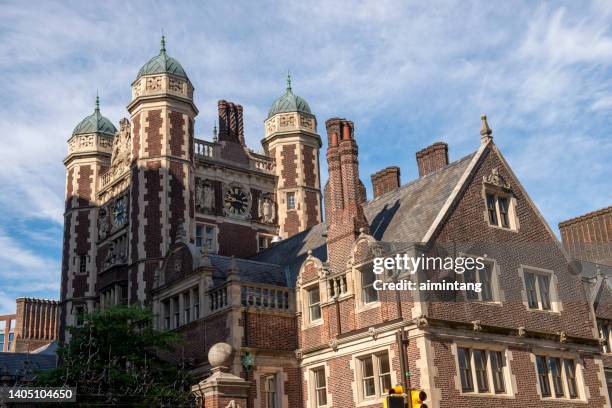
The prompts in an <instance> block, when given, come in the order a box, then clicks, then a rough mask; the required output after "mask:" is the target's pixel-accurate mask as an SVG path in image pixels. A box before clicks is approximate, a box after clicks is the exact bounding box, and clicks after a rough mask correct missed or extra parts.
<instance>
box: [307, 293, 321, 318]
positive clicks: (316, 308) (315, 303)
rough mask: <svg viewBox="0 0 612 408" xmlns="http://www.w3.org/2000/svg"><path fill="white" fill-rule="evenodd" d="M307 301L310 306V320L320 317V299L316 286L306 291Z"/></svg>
mask: <svg viewBox="0 0 612 408" xmlns="http://www.w3.org/2000/svg"><path fill="white" fill-rule="evenodd" d="M308 301H309V308H310V320H311V321H314V320H319V319H320V318H321V299H320V294H319V288H318V287H317V288H313V289H310V290H309V291H308Z"/></svg>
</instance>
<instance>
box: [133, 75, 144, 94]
mask: <svg viewBox="0 0 612 408" xmlns="http://www.w3.org/2000/svg"><path fill="white" fill-rule="evenodd" d="M140 95H142V79H139V80H138V82H136V83H135V84H134V97H138V96H140Z"/></svg>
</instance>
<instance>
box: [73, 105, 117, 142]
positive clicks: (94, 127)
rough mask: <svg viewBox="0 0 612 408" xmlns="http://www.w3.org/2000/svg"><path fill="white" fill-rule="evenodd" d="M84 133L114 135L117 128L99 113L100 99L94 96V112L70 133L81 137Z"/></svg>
mask: <svg viewBox="0 0 612 408" xmlns="http://www.w3.org/2000/svg"><path fill="white" fill-rule="evenodd" d="M85 133H104V134H107V135H113V136H114V135H115V133H117V128H116V127H115V125H113V122H111V121H110V120H109V119H108V118H106V117H104V116H102V114H101V113H100V97H99V96H98V95H96V107H95V109H94V112H93V113H92V114H91V115H89V116H87V117H86V118H85V119H83V120H82V121H81V122H80V123H79V124H78V125H76V127H75V128H74V130H73V131H72V135H73V136H74V135H82V134H85Z"/></svg>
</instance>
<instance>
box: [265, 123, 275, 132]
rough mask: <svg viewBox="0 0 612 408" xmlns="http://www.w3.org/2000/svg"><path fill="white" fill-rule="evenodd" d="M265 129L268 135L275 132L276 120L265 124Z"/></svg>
mask: <svg viewBox="0 0 612 408" xmlns="http://www.w3.org/2000/svg"><path fill="white" fill-rule="evenodd" d="M266 129H267V130H268V134H270V133H274V132H276V120H269V121H268V123H266Z"/></svg>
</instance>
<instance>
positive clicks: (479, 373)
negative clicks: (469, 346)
mask: <svg viewBox="0 0 612 408" xmlns="http://www.w3.org/2000/svg"><path fill="white" fill-rule="evenodd" d="M473 353H474V370H475V371H476V384H477V385H478V392H487V391H489V379H488V377H487V355H486V352H485V351H484V350H474V351H473Z"/></svg>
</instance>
